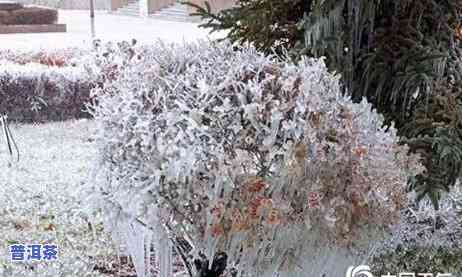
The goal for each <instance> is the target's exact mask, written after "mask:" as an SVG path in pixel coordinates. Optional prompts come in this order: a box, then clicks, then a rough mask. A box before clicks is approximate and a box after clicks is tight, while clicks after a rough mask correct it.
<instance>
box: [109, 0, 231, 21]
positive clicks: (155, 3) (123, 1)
mask: <svg viewBox="0 0 462 277" xmlns="http://www.w3.org/2000/svg"><path fill="white" fill-rule="evenodd" d="M178 2H179V1H178V0H109V3H110V4H109V10H110V11H113V12H115V11H118V10H120V9H123V8H124V7H128V6H136V7H137V11H136V13H139V16H144V17H145V16H149V15H151V14H155V13H156V12H158V11H160V10H162V9H165V8H168V7H171V6H174V5H178ZM190 2H192V3H195V4H198V5H204V3H205V2H206V0H190ZM207 2H209V4H210V6H211V8H212V10H213V11H214V12H218V11H220V10H223V9H227V8H230V7H232V6H233V4H234V2H235V0H208V1H207ZM185 8H186V9H187V11H188V12H194V10H193V8H192V7H190V6H187V7H185Z"/></svg>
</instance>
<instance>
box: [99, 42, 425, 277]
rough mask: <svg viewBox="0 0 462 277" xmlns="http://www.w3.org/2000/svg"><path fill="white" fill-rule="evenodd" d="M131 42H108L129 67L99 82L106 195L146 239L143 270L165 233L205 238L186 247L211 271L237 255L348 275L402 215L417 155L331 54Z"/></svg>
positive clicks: (247, 266)
mask: <svg viewBox="0 0 462 277" xmlns="http://www.w3.org/2000/svg"><path fill="white" fill-rule="evenodd" d="M122 46H123V47H122V49H121V50H120V52H122V53H121V54H119V55H117V54H114V53H117V52H118V51H117V47H115V48H113V49H116V50H115V51H113V50H110V51H106V52H108V53H112V54H111V55H115V56H117V58H111V61H112V62H113V63H114V64H113V66H114V68H117V69H118V70H117V78H106V80H107V82H106V83H105V86H104V88H103V89H101V90H96V91H95V93H96V94H97V95H98V105H94V106H93V109H94V111H93V113H94V116H95V119H96V120H97V122H98V123H99V124H100V128H99V130H100V131H99V134H98V136H97V141H98V143H99V146H100V158H101V159H100V163H99V166H98V167H97V168H95V180H96V184H97V185H96V186H95V192H96V194H95V195H94V196H96V195H97V196H99V197H97V198H96V199H97V200H98V201H100V202H99V203H100V204H102V206H103V207H104V209H105V212H106V215H107V221H108V223H109V224H110V225H112V227H113V231H114V232H115V233H119V234H120V233H125V234H130V235H131V237H130V239H131V240H130V242H128V241H127V242H126V243H127V244H129V245H131V246H132V247H133V245H138V247H136V249H132V250H133V251H132V253H134V254H135V256H138V257H137V258H136V260H137V261H139V263H138V267H137V269H138V271H139V274H140V275H143V272H144V269H143V267H142V265H143V262H145V261H146V259H145V258H146V257H145V256H144V255H145V254H146V251H145V249H150V248H145V247H144V246H143V245H144V243H146V241H147V243H148V245H149V244H150V243H151V242H152V240H151V236H153V235H154V236H159V235H162V234H159V232H165V233H167V234H168V236H170V238H171V240H173V241H179V240H181V241H182V242H183V243H181V244H179V248H178V249H177V250H178V251H179V252H180V253H181V252H185V253H184V254H187V253H186V252H188V251H187V250H190V248H192V250H191V251H190V253H189V254H191V255H192V256H193V257H192V258H190V257H189V256H187V255H185V257H184V259H185V260H186V264H187V265H188V266H187V267H188V268H189V269H190V270H191V272H193V271H195V272H197V273H196V274H198V276H218V275H219V274H220V273H221V272H222V271H223V269H224V265H227V270H228V271H235V272H237V273H238V275H237V276H244V275H245V276H272V274H273V273H274V272H279V273H280V274H281V276H323V274H325V275H324V276H343V274H344V273H345V270H346V268H347V267H348V266H349V265H351V264H353V263H354V262H355V261H357V260H358V259H362V258H364V257H365V255H367V254H368V253H367V252H368V250H370V248H371V246H372V244H373V243H374V241H375V240H376V239H377V238H380V237H381V236H382V235H384V234H385V233H386V232H385V230H387V229H388V227H390V226H391V225H392V224H393V223H395V222H398V220H399V215H400V212H399V211H400V209H401V207H402V205H403V204H405V203H407V198H406V193H405V191H404V187H405V184H406V182H407V180H408V178H409V177H410V176H411V175H413V174H416V173H417V172H419V171H420V170H421V167H420V165H419V164H418V161H417V160H418V159H417V157H416V156H413V155H412V156H410V155H408V154H407V147H406V146H400V145H398V143H397V142H398V137H397V136H396V131H395V129H394V128H393V127H384V126H383V120H382V117H381V116H380V115H379V114H377V113H376V112H375V111H373V110H371V106H370V105H369V104H368V103H367V102H365V101H363V102H361V103H359V104H353V103H352V101H351V100H350V99H349V98H348V97H346V96H343V95H342V94H341V92H340V87H339V86H340V85H339V78H338V76H335V75H333V74H331V73H329V72H328V71H327V69H326V67H325V65H324V62H323V61H322V60H314V59H304V60H302V61H301V62H299V63H293V62H291V61H286V62H281V61H280V60H278V59H274V58H273V57H266V56H264V55H262V54H260V53H258V52H257V51H256V50H254V49H252V48H237V49H236V48H233V47H232V46H231V45H228V44H211V45H210V44H207V43H198V44H190V45H182V46H178V45H163V44H161V43H157V44H155V45H152V46H150V48H144V49H142V50H141V51H139V52H137V50H136V49H134V48H131V47H130V46H129V45H128V44H125V45H122ZM113 47H114V46H113ZM127 53H130V54H129V55H127ZM147 238H149V239H147ZM184 241H187V242H188V243H185V242H184ZM185 244H189V246H186V247H184V245H185ZM182 246H183V247H182ZM148 254H149V253H148ZM193 260H194V261H195V262H193ZM213 260H215V262H214V263H213V264H210V263H211V262H212V261H213ZM193 264H194V265H195V267H193V266H192V265H193Z"/></svg>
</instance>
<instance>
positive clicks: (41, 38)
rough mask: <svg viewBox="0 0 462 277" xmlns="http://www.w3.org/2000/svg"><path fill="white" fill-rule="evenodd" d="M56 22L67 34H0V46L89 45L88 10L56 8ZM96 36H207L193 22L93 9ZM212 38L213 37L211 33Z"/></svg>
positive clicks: (185, 38) (144, 40) (148, 38)
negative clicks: (66, 30)
mask: <svg viewBox="0 0 462 277" xmlns="http://www.w3.org/2000/svg"><path fill="white" fill-rule="evenodd" d="M59 17H60V20H59V23H66V24H67V29H68V32H67V33H42V34H0V49H31V48H35V49H37V48H64V47H69V46H79V47H86V46H89V45H90V43H91V41H92V37H91V21H90V16H89V12H88V11H66V10H60V11H59ZM95 33H96V37H97V38H100V39H102V40H104V41H107V40H111V41H120V40H129V39H132V38H135V39H137V40H138V41H139V42H141V43H149V42H152V41H154V40H156V39H162V40H165V41H168V42H183V41H193V40H196V39H208V38H209V36H208V30H205V29H202V28H199V27H198V24H197V23H185V22H172V21H163V20H158V19H152V18H138V17H130V16H121V15H113V14H109V13H107V12H103V11H100V12H96V16H95ZM214 37H216V36H214Z"/></svg>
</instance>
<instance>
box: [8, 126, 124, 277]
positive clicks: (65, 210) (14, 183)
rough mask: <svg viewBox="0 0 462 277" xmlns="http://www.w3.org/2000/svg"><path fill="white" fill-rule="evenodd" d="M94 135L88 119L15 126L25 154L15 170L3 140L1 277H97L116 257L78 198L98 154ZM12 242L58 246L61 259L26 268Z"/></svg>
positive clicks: (95, 217)
mask: <svg viewBox="0 0 462 277" xmlns="http://www.w3.org/2000/svg"><path fill="white" fill-rule="evenodd" d="M92 130H94V123H93V122H92V121H90V120H79V121H67V122H57V123H48V124H41V125H36V124H33V125H20V126H11V131H12V133H13V135H14V138H15V139H16V141H17V144H18V146H19V149H20V151H21V156H20V161H19V162H18V163H12V165H11V166H8V155H7V154H6V151H5V145H4V143H3V137H0V139H1V140H0V184H1V185H0V203H1V204H0V276H2V277H3V276H21V277H22V276H40V277H45V276H50V277H51V276H53V277H56V276H99V275H101V274H97V273H95V271H93V269H92V268H93V265H94V263H95V262H98V263H100V262H102V261H103V260H108V257H109V259H111V258H110V257H111V256H112V257H115V256H114V249H115V247H114V246H113V245H112V243H111V240H110V239H109V237H108V235H107V234H105V233H104V232H103V228H102V223H101V220H100V217H99V215H98V214H95V213H90V212H88V211H89V209H86V207H87V203H85V201H84V199H85V198H84V197H81V196H82V195H81V194H80V193H81V188H82V187H83V185H84V184H85V182H87V180H88V176H89V174H90V172H91V165H92V161H93V159H94V157H95V154H96V150H95V148H94V145H93V143H92V139H91V134H92V132H93V131H92ZM12 243H21V244H22V243H24V244H31V243H42V244H56V245H58V248H59V259H58V261H56V262H53V264H51V265H50V264H47V263H44V262H39V263H37V262H36V263H35V264H31V265H32V267H30V268H28V269H26V268H25V267H24V266H23V264H22V263H12V262H11V261H10V259H9V258H10V254H9V252H8V245H9V244H12ZM112 259H113V260H116V259H115V258H112Z"/></svg>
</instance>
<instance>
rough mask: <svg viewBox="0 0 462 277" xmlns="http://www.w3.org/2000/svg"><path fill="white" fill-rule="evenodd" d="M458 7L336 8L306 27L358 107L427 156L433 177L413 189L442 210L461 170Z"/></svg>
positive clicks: (315, 15) (326, 7)
mask: <svg viewBox="0 0 462 277" xmlns="http://www.w3.org/2000/svg"><path fill="white" fill-rule="evenodd" d="M458 2H460V1H457V0H446V1H435V0H419V1H417V0H406V1H393V0H386V1H378V0H373V1H362V0H340V1H339V0H329V1H323V2H322V4H319V5H315V6H314V8H313V10H312V12H311V13H310V16H309V18H308V20H307V23H306V45H307V47H308V48H309V49H310V51H311V52H312V53H313V54H314V55H316V56H321V55H324V56H327V57H328V63H329V65H330V67H331V68H332V69H335V70H337V71H339V72H341V73H342V75H343V78H344V81H345V85H346V89H347V90H348V92H349V93H350V94H351V95H352V97H353V99H354V100H356V101H359V100H361V98H363V97H366V98H367V99H368V101H370V102H372V103H373V104H374V106H375V107H376V108H377V109H378V110H379V112H381V113H383V114H384V115H385V117H386V119H387V121H388V122H391V121H393V122H394V123H395V124H396V127H397V128H398V130H399V133H400V135H401V136H403V137H404V138H405V139H404V140H403V142H407V143H409V144H410V145H411V151H413V152H419V153H421V154H422V156H423V158H424V159H423V162H424V164H425V166H426V169H427V170H426V172H424V173H423V174H421V175H419V176H416V178H414V179H413V180H412V181H411V188H413V189H416V190H417V191H418V192H419V193H420V196H421V197H423V196H425V195H428V196H429V197H430V199H431V200H432V201H433V203H434V204H435V206H437V205H436V204H437V202H438V200H439V198H440V193H441V190H448V189H449V187H451V186H453V185H454V184H455V183H456V180H457V178H458V177H459V176H460V175H461V168H462V136H461V135H462V134H461V130H460V127H461V125H460V123H461V121H460V119H461V118H462V110H461V105H460V101H461V98H460V84H461V81H462V75H461V74H462V69H461V63H460V62H461V60H460V57H461V55H460V54H461V49H460V42H459V39H458V37H457V30H458V27H459V26H460V16H461V11H462V8H461V6H460V4H459V3H458ZM340 30H341V31H340Z"/></svg>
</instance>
